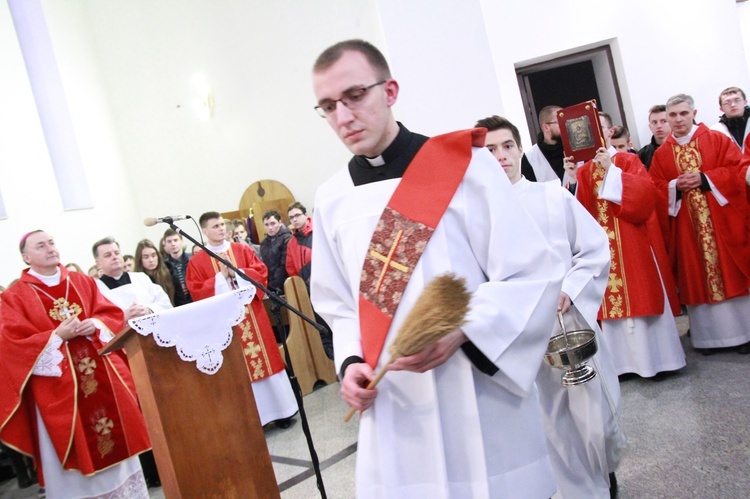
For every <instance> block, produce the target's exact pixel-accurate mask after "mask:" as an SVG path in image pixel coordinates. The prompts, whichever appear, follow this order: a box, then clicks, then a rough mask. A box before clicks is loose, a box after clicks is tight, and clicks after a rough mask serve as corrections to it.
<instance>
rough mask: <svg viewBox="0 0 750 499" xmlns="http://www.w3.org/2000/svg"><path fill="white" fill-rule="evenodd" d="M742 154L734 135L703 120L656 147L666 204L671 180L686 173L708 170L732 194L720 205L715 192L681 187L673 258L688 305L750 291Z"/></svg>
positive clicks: (654, 165)
mask: <svg viewBox="0 0 750 499" xmlns="http://www.w3.org/2000/svg"><path fill="white" fill-rule="evenodd" d="M748 162H750V158H747V157H745V158H743V157H742V155H741V154H740V150H739V149H738V148H737V146H736V145H735V144H734V142H733V141H732V139H730V138H729V137H727V136H725V135H724V134H722V133H721V132H716V131H712V130H709V129H708V128H707V127H706V126H705V125H703V124H700V125H698V129H697V130H696V132H695V134H694V135H693V138H692V140H691V141H690V142H688V143H687V144H685V145H684V146H680V145H679V144H678V143H677V141H676V140H675V139H674V137H673V136H672V135H671V134H670V136H669V138H667V140H666V141H665V143H664V144H662V146H661V147H660V148H659V149H657V150H656V152H655V153H654V159H653V160H652V162H651V170H650V174H651V176H652V177H653V179H654V183H655V184H656V186H657V188H658V190H659V195H660V196H661V197H662V199H663V204H666V203H667V200H668V196H669V182H670V181H671V180H673V179H676V178H677V177H678V176H679V175H681V174H683V173H692V172H700V173H703V174H705V176H706V177H708V179H709V180H711V182H712V183H713V184H714V185H715V186H716V188H717V190H718V191H719V192H720V193H721V195H722V196H724V197H725V198H726V199H727V200H728V204H726V205H724V206H721V205H720V204H719V202H718V201H717V200H716V197H715V196H714V195H713V194H712V193H711V192H703V191H701V190H700V189H693V190H691V191H688V192H683V193H682V206H681V207H680V210H679V211H678V212H677V216H676V217H670V223H669V231H668V240H667V241H668V247H669V253H670V256H671V257H673V259H674V268H675V269H676V273H677V274H676V276H677V279H676V280H677V286H678V287H679V290H680V301H681V302H682V303H684V304H685V305H700V304H706V303H718V302H721V301H724V300H728V299H729V298H734V297H736V296H743V295H747V294H748V292H747V289H748V286H749V285H750V240H748V226H749V225H748V224H749V222H748V198H747V184H746V183H745V176H744V175H745V174H746V173H747V164H748Z"/></svg>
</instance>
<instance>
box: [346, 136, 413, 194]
mask: <svg viewBox="0 0 750 499" xmlns="http://www.w3.org/2000/svg"><path fill="white" fill-rule="evenodd" d="M398 129H399V130H398V135H396V138H395V139H393V142H391V144H390V145H389V146H388V147H387V148H386V149H385V151H383V154H381V155H380V156H379V158H382V164H381V165H380V166H373V165H372V163H371V161H372V160H368V159H367V158H366V157H365V156H354V157H353V158H352V159H351V160H350V161H349V175H351V177H352V182H354V185H364V184H369V183H372V182H380V181H382V180H390V179H394V178H401V176H403V174H404V171H406V167H407V166H409V163H411V160H412V159H414V156H416V155H417V152H418V151H419V149H420V148H421V147H422V146H423V145H424V143H425V142H427V137H425V136H424V135H419V134H416V133H412V132H410V131H409V130H407V129H406V127H405V126H404V125H402V124H401V123H399V124H398ZM375 163H376V164H377V163H381V162H380V161H377V162H375Z"/></svg>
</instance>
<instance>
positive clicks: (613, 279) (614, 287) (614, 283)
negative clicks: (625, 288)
mask: <svg viewBox="0 0 750 499" xmlns="http://www.w3.org/2000/svg"><path fill="white" fill-rule="evenodd" d="M607 286H609V290H610V291H611V292H612V293H617V292H618V291H620V286H622V279H619V278H618V277H617V274H609V282H608V283H607Z"/></svg>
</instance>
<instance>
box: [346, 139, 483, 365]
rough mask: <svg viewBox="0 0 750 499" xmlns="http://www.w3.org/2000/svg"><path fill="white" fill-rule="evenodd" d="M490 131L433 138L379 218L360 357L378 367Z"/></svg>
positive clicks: (364, 286) (364, 292)
mask: <svg viewBox="0 0 750 499" xmlns="http://www.w3.org/2000/svg"><path fill="white" fill-rule="evenodd" d="M486 134H487V130H486V129H484V128H478V129H474V130H463V131H460V132H453V133H449V134H445V135H440V136H437V137H433V138H431V139H429V140H428V141H427V142H425V144H424V145H423V146H422V147H421V148H420V150H419V152H418V153H417V155H416V156H415V157H414V159H413V160H412V162H411V163H410V164H409V167H408V168H407V169H406V172H405V173H404V175H403V177H402V178H401V182H399V184H398V187H396V190H395V192H394V193H393V195H392V196H391V199H390V201H388V206H386V208H385V210H384V211H383V214H382V215H381V216H380V220H378V223H377V225H376V226H375V232H374V233H373V236H372V240H371V241H370V247H369V249H368V251H367V255H366V256H365V262H364V265H363V268H362V278H361V281H360V285H359V291H360V295H359V326H360V331H361V338H362V352H363V355H364V358H365V362H367V363H368V364H369V365H370V366H371V367H373V368H374V367H375V366H376V364H377V362H378V359H379V358H380V353H381V351H382V350H383V345H384V344H385V338H386V336H387V335H388V330H389V329H390V326H391V322H393V315H394V314H395V313H396V309H397V308H398V305H399V303H400V301H401V296H402V295H403V292H404V290H405V289H406V285H407V284H408V283H409V279H410V278H411V275H412V272H413V271H414V267H415V266H416V265H417V262H418V261H419V258H420V257H421V256H422V253H423V252H424V250H425V248H426V247H427V243H428V242H429V240H430V238H431V237H432V234H433V232H434V231H435V227H437V224H438V223H439V222H440V219H441V218H442V217H443V214H444V213H445V210H446V209H447V208H448V205H449V204H450V202H451V199H453V195H454V194H455V193H456V189H458V186H459V185H460V184H461V180H463V178H464V173H465V172H466V169H467V168H468V167H469V163H470V162H471V154H472V151H471V148H472V146H474V147H484V138H485V136H486Z"/></svg>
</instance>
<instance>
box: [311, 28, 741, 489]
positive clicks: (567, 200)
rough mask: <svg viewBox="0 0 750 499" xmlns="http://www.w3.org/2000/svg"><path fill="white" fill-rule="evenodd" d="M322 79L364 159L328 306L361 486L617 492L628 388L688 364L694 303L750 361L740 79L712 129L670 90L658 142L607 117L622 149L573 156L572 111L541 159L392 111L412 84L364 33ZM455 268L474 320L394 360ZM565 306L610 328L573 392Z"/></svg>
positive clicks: (346, 196)
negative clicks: (555, 350)
mask: <svg viewBox="0 0 750 499" xmlns="http://www.w3.org/2000/svg"><path fill="white" fill-rule="evenodd" d="M312 80H313V90H314V92H315V95H316V98H317V99H318V105H317V106H316V109H317V110H318V112H319V114H320V115H321V117H323V118H324V119H325V120H326V121H327V123H328V125H330V127H331V128H332V129H333V131H334V132H335V133H336V135H337V136H338V137H339V138H340V140H341V141H342V142H343V143H344V145H345V146H346V147H347V148H348V149H349V151H350V152H351V153H352V154H353V157H352V158H351V160H350V161H349V164H348V165H347V166H346V167H345V168H343V169H341V170H340V171H339V172H337V173H336V174H335V175H334V176H333V177H332V178H331V179H330V180H328V181H327V182H325V183H324V184H323V185H322V186H321V187H320V188H319V189H318V191H317V194H316V202H315V226H316V231H317V232H318V235H317V236H316V238H315V240H314V242H313V252H314V253H315V259H313V262H312V268H313V276H314V277H313V279H312V299H313V305H314V306H315V307H316V309H317V310H318V312H319V313H320V314H321V315H322V316H323V318H325V319H326V321H327V322H328V323H329V324H331V325H332V329H333V332H334V345H335V352H336V359H335V361H336V365H337V369H338V370H339V373H340V378H341V394H342V397H343V399H344V400H345V401H346V402H347V403H348V404H349V405H350V406H351V407H353V408H354V409H357V410H358V411H360V414H361V419H360V431H359V440H358V456H357V497H373V498H381V497H407V496H408V497H428V496H438V497H551V496H552V495H553V494H554V493H555V492H558V493H559V494H560V495H561V496H562V497H564V498H573V497H575V498H578V497H596V498H606V497H614V496H615V495H616V493H617V481H616V476H615V474H614V472H615V470H616V468H617V466H618V463H619V462H620V459H621V458H622V455H623V449H624V445H625V438H626V436H625V435H623V432H622V428H621V425H620V424H619V416H620V412H621V408H620V400H619V399H620V393H619V382H620V380H622V379H626V378H628V377H633V376H640V377H643V378H648V379H653V380H654V381H661V380H663V379H665V378H667V377H669V376H670V375H673V374H674V373H675V372H677V371H679V370H680V369H681V368H682V367H684V366H685V362H686V361H685V353H684V350H683V348H682V344H681V342H680V339H679V335H678V332H677V328H676V325H675V319H674V317H675V315H676V314H680V313H681V310H682V309H683V308H684V310H685V311H686V313H687V315H688V319H689V322H690V332H689V334H690V341H691V342H692V345H693V346H694V348H695V349H696V350H698V351H699V352H700V353H702V354H704V355H713V354H716V353H720V352H722V353H723V352H737V353H740V354H746V353H750V301H748V300H750V297H749V294H748V288H749V287H750V254H749V253H750V245H748V242H749V241H748V237H749V231H750V218H749V217H750V208H749V207H748V198H749V197H750V194H749V193H748V185H750V174H749V173H748V165H749V164H750V138H748V134H749V132H750V124H748V119H749V118H750V110H749V108H748V107H747V101H746V97H745V94H744V92H743V91H742V90H741V89H739V88H737V87H732V88H728V89H726V90H724V91H722V92H721V93H720V95H719V106H720V108H721V109H722V112H723V113H724V114H723V116H722V117H721V119H720V123H719V125H717V128H720V129H719V130H718V131H712V130H709V129H708V128H707V127H706V126H705V125H703V124H699V123H696V122H695V117H696V114H697V111H696V109H695V104H694V102H693V99H692V98H691V97H690V96H688V95H684V94H676V95H674V96H672V97H670V98H668V99H665V103H664V104H660V105H657V106H654V107H653V108H651V110H650V111H649V128H650V129H651V131H652V133H653V138H652V140H651V142H650V143H649V144H648V145H646V146H645V147H644V148H642V149H641V150H640V151H635V150H634V149H633V144H632V141H631V140H630V135H629V133H628V131H627V129H625V128H624V127H623V126H621V125H620V126H615V124H614V123H613V122H612V118H611V117H610V116H609V115H608V114H607V113H604V112H601V113H599V119H600V123H601V129H602V130H601V131H602V136H603V140H604V144H602V146H603V147H601V148H599V149H598V150H597V151H596V153H595V157H593V158H591V160H589V161H587V162H584V163H575V162H574V161H573V157H572V156H571V157H566V154H565V147H564V145H563V143H562V137H561V132H560V123H559V121H558V119H557V111H558V110H560V109H561V108H560V106H546V107H544V108H543V109H541V111H540V113H539V128H540V129H541V132H540V134H539V136H538V137H537V142H536V144H535V145H534V146H533V147H531V148H529V149H528V150H527V151H524V149H523V147H522V145H521V139H520V134H519V132H518V129H517V127H515V125H513V124H512V123H510V122H509V121H508V120H507V119H505V118H502V117H500V116H491V117H489V118H484V119H481V120H479V121H478V122H477V123H476V125H475V127H476V128H475V129H473V130H469V131H465V132H456V133H453V134H446V135H442V136H438V137H433V138H428V137H425V136H422V135H419V134H416V133H413V132H411V131H409V130H408V129H407V128H406V127H405V126H404V125H403V124H402V123H399V122H397V121H396V120H395V118H394V116H393V113H392V111H391V107H392V106H393V105H394V104H395V103H396V100H397V98H398V94H399V84H398V82H397V81H396V80H395V79H394V78H393V77H392V76H391V73H390V69H389V67H388V63H387V62H386V60H385V58H384V57H383V55H382V53H380V51H379V50H378V49H377V48H375V47H374V46H372V45H371V44H369V43H368V42H365V41H362V40H348V41H344V42H340V43H338V44H336V45H333V46H331V47H329V48H328V49H326V50H325V51H324V52H323V53H322V54H321V55H320V56H319V57H318V59H317V60H316V62H315V65H314V66H313V75H312ZM483 130H486V135H485V132H483ZM472 146H473V147H472ZM485 149H486V150H488V151H489V152H490V153H491V154H487V153H486V151H485ZM493 156H494V158H493ZM498 162H499V167H498ZM500 169H502V170H503V171H504V173H505V174H502V173H500ZM504 180H509V182H507V181H505V182H504ZM363 255H364V262H363ZM445 271H452V272H455V273H456V274H458V275H460V276H462V277H464V278H465V279H466V280H467V283H468V287H469V290H470V291H471V293H472V297H471V302H470V307H471V308H470V312H469V315H468V316H467V317H466V323H465V325H464V326H462V327H461V328H459V329H456V330H454V331H452V332H450V333H449V334H447V335H445V336H442V337H439V339H438V338H436V339H435V340H434V341H431V342H429V343H427V344H426V345H422V346H423V349H422V350H421V351H419V352H418V353H416V354H413V355H409V356H406V357H402V358H399V359H397V360H395V362H393V361H392V360H391V352H390V351H389V349H388V348H387V347H388V346H389V345H390V344H392V343H393V342H394V341H395V340H396V338H397V336H398V331H399V328H400V326H401V324H402V323H403V321H404V320H405V317H406V315H407V312H408V310H409V309H410V308H411V307H412V306H413V304H414V303H415V302H417V300H418V299H419V296H420V293H421V292H422V290H424V289H425V287H426V286H427V284H428V283H429V282H430V281H431V280H432V279H433V278H434V277H436V276H437V275H439V274H440V273H442V272H445ZM557 314H561V316H562V319H561V321H562V322H563V323H564V324H568V325H569V326H572V327H576V328H580V327H584V328H587V329H590V330H592V331H595V333H596V336H597V338H598V342H599V351H598V352H597V354H596V355H595V356H594V358H593V360H592V363H593V364H594V365H595V366H596V368H597V370H598V371H599V374H600V376H598V377H596V378H594V379H593V380H591V381H589V382H587V383H585V384H581V385H578V386H569V387H563V386H562V385H561V383H560V373H559V372H554V371H553V370H552V369H550V368H548V367H547V366H545V365H543V364H542V356H543V354H544V352H545V349H546V347H547V343H548V341H549V340H550V336H551V335H553V334H556V333H559V331H560V328H561V326H556V325H555V316H556V315H557ZM386 365H388V371H389V372H388V374H387V375H386V376H385V377H384V378H383V380H384V381H382V382H381V383H380V384H379V385H378V387H377V388H375V389H369V388H368V386H367V385H369V384H370V382H371V381H372V380H373V379H374V378H375V375H376V373H377V372H379V371H381V370H382V369H384V367H385V366H386ZM385 380H387V381H385ZM459 408H460V409H459ZM407 435H408V438H407Z"/></svg>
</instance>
